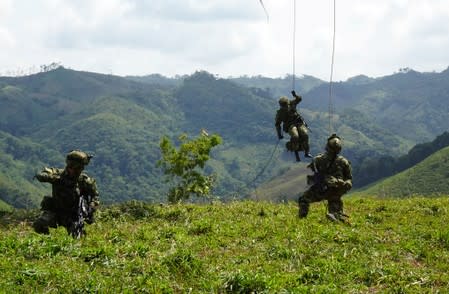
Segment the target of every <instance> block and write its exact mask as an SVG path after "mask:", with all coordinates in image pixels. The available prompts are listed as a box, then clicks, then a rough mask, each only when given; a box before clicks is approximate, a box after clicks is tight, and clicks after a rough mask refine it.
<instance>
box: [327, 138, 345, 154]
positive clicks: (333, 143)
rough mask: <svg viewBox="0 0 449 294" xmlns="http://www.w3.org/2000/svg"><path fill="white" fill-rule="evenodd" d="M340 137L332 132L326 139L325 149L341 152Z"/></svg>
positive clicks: (336, 152) (335, 152) (331, 151)
mask: <svg viewBox="0 0 449 294" xmlns="http://www.w3.org/2000/svg"><path fill="white" fill-rule="evenodd" d="M341 145H342V144H341V138H340V137H339V136H337V135H336V134H332V135H331V136H330V137H329V138H328V139H327V144H326V151H327V152H330V153H334V154H338V153H340V152H341Z"/></svg>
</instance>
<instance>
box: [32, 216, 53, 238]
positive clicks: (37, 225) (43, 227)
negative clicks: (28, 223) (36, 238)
mask: <svg viewBox="0 0 449 294" xmlns="http://www.w3.org/2000/svg"><path fill="white" fill-rule="evenodd" d="M33 229H34V231H35V232H36V233H38V234H45V235H46V234H49V233H50V231H49V229H48V225H47V224H46V223H45V222H44V221H42V219H40V218H39V219H37V220H36V221H35V222H34V223H33Z"/></svg>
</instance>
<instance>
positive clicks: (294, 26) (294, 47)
mask: <svg viewBox="0 0 449 294" xmlns="http://www.w3.org/2000/svg"><path fill="white" fill-rule="evenodd" d="M292 57H293V81H292V90H295V69H296V68H295V64H296V60H295V59H296V0H293V54H292Z"/></svg>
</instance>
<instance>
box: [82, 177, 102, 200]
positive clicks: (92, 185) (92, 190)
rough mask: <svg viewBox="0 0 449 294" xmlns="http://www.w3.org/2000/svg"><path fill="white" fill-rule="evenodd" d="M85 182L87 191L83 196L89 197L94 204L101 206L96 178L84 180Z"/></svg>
mask: <svg viewBox="0 0 449 294" xmlns="http://www.w3.org/2000/svg"><path fill="white" fill-rule="evenodd" d="M84 182H85V191H83V194H86V195H89V196H90V197H92V198H91V202H93V203H94V204H95V205H99V204H100V197H99V196H100V193H99V192H98V189H97V182H96V181H95V179H94V178H91V177H87V176H86V178H85V180H84Z"/></svg>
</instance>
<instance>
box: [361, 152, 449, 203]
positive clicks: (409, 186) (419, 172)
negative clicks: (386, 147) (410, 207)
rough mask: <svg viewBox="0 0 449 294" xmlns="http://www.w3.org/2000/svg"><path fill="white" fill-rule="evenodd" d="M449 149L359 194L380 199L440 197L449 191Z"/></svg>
mask: <svg viewBox="0 0 449 294" xmlns="http://www.w3.org/2000/svg"><path fill="white" fill-rule="evenodd" d="M448 179H449V147H446V148H443V149H441V150H439V151H437V152H435V153H434V154H432V155H430V156H429V157H428V158H426V159H425V160H423V161H422V162H420V163H419V164H417V165H415V166H413V167H411V168H409V169H406V170H405V171H403V172H401V173H398V174H396V175H394V176H392V177H389V178H386V179H384V180H381V181H379V182H377V183H375V184H373V185H371V186H369V187H367V188H365V189H361V190H360V191H359V192H358V193H360V194H364V195H373V196H378V197H407V196H411V195H416V194H418V195H426V196H439V195H442V194H446V193H447V191H449V181H448Z"/></svg>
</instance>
